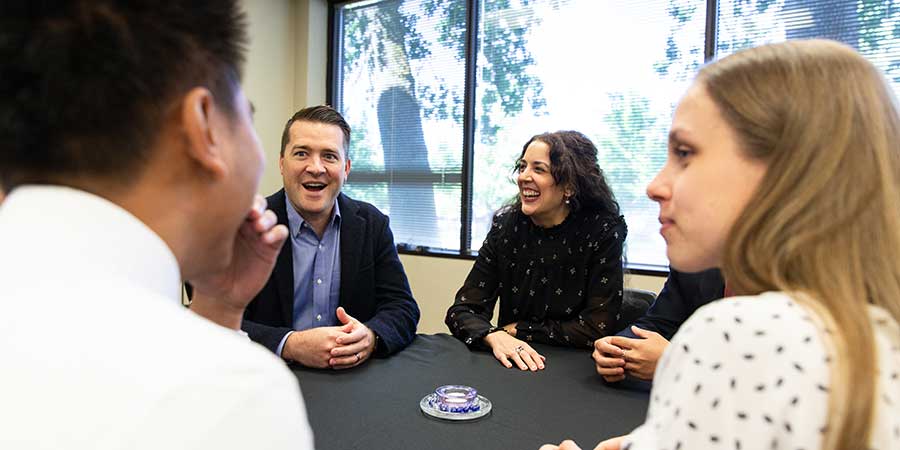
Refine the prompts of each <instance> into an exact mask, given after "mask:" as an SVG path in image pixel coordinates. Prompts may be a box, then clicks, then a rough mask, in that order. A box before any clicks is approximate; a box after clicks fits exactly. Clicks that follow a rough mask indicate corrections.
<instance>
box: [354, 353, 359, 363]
mask: <svg viewBox="0 0 900 450" xmlns="http://www.w3.org/2000/svg"><path fill="white" fill-rule="evenodd" d="M354 356H356V362H359V353H357V354H356V355H354Z"/></svg>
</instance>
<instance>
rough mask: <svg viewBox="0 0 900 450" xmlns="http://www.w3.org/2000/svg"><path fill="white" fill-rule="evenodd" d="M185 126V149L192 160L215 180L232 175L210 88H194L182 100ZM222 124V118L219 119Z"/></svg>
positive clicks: (181, 111) (182, 120)
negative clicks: (229, 173) (229, 172)
mask: <svg viewBox="0 0 900 450" xmlns="http://www.w3.org/2000/svg"><path fill="white" fill-rule="evenodd" d="M180 113H181V123H182V126H183V130H184V133H185V136H186V139H187V143H188V145H187V148H186V149H185V151H186V154H187V156H188V158H190V159H192V160H193V161H194V162H196V163H197V165H198V166H200V167H201V168H202V169H203V170H205V171H206V172H208V173H209V174H210V175H211V176H212V177H213V178H215V179H220V178H222V177H224V176H225V175H226V174H227V173H228V164H226V160H225V155H224V153H223V152H224V148H223V146H222V143H223V142H222V137H221V135H220V133H221V131H220V129H219V128H217V126H216V125H217V124H216V120H217V118H216V117H214V116H215V114H217V111H216V105H215V101H214V99H213V95H212V93H211V92H209V90H208V89H206V88H201V87H197V88H193V89H191V90H190V91H188V93H187V94H185V96H184V97H182V98H181V106H180ZM219 120H221V118H219Z"/></svg>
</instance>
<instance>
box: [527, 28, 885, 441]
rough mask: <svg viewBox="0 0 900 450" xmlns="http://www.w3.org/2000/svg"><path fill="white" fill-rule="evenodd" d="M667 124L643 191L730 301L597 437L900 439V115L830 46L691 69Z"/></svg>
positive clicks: (683, 258)
mask: <svg viewBox="0 0 900 450" xmlns="http://www.w3.org/2000/svg"><path fill="white" fill-rule="evenodd" d="M669 136H670V137H669V159H668V161H667V163H666V165H665V167H663V169H662V171H661V172H660V173H659V175H657V177H656V179H654V180H653V182H652V183H651V184H650V186H649V187H648V188H647V193H648V195H649V196H650V197H651V198H652V199H653V200H655V201H656V202H657V203H659V206H660V222H661V223H662V228H661V230H660V232H661V233H662V235H663V237H664V238H665V239H666V242H667V245H668V248H667V253H668V256H669V260H670V263H671V265H672V267H675V268H677V269H678V270H682V271H699V270H702V269H707V268H710V267H721V268H722V269H723V272H724V274H725V279H727V280H728V282H729V287H730V288H731V290H732V291H733V292H734V293H735V294H736V295H738V297H736V298H729V299H725V300H721V301H718V302H714V303H712V304H710V305H708V306H706V307H703V308H702V309H700V310H699V311H698V312H697V313H695V314H694V316H692V317H691V318H690V319H689V320H688V321H687V322H686V323H685V325H684V326H683V327H682V329H681V330H680V331H679V332H678V334H676V336H675V337H674V339H673V341H672V344H671V345H670V346H669V348H668V349H667V350H666V353H665V354H664V356H663V358H662V360H661V362H660V365H659V367H658V368H657V370H656V375H655V380H656V381H655V384H654V387H653V392H652V394H651V403H650V409H649V411H648V413H647V420H646V423H645V424H644V425H642V426H640V427H638V428H637V429H636V430H635V431H634V432H632V433H631V434H630V435H628V436H624V437H619V438H614V439H610V440H608V441H605V442H603V443H601V444H600V445H598V446H597V448H598V449H618V448H630V449H631V450H643V449H669V450H679V449H698V448H729V449H741V450H748V449H774V448H778V449H801V448H802V449H808V450H811V449H827V450H844V449H847V450H850V449H854V450H855V449H878V450H888V449H897V448H900V380H898V372H900V329H898V324H897V322H898V319H900V116H898V111H897V106H896V104H895V100H894V97H893V95H892V94H891V91H890V89H889V88H888V86H887V85H886V83H885V81H884V79H883V78H882V76H881V74H880V73H879V72H878V71H877V70H876V69H875V68H874V67H873V66H872V64H870V63H869V62H867V61H866V60H865V59H863V58H862V57H861V56H860V55H858V54H857V53H855V52H854V51H853V50H851V49H850V48H848V47H845V46H843V45H841V44H837V43H835V42H831V41H795V42H789V43H782V44H774V45H767V46H763V47H759V48H756V49H752V50H747V51H743V52H739V53H736V54H734V55H732V56H729V57H726V58H724V59H722V60H721V61H719V62H716V63H714V64H711V65H709V66H707V67H705V68H704V69H702V70H701V71H700V74H699V75H698V77H697V79H696V81H695V83H694V85H693V86H692V87H691V88H690V89H689V90H688V92H687V94H686V95H685V97H684V98H683V99H682V101H681V103H680V104H679V106H678V108H677V110H676V112H675V115H674V117H673V122H672V129H671V132H670V135H669ZM554 448H557V447H555V446H550V445H548V446H544V447H542V450H545V449H554ZM558 448H560V449H576V448H578V447H577V446H576V445H575V444H574V443H573V442H571V441H565V442H563V443H562V444H561V445H560V446H559V447H558Z"/></svg>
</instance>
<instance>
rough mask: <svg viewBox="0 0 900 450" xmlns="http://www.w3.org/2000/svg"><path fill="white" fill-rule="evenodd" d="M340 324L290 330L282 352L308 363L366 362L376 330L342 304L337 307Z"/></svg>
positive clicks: (335, 366) (322, 365)
mask: <svg viewBox="0 0 900 450" xmlns="http://www.w3.org/2000/svg"><path fill="white" fill-rule="evenodd" d="M335 313H336V315H337V319H338V321H340V322H341V325H338V326H333V327H318V328H310V329H308V330H303V331H294V332H293V333H291V334H290V335H289V336H288V338H287V341H285V343H284V348H282V350H281V356H282V358H284V359H287V360H290V361H296V362H298V363H300V364H302V365H304V366H306V367H315V368H318V369H326V368H332V369H336V370H340V369H349V368H351V367H355V366H358V365H360V364H362V363H363V362H365V361H366V360H367V359H369V357H371V356H372V353H373V352H374V351H375V332H373V331H372V330H371V329H369V327H367V326H365V324H363V323H362V322H360V321H358V320H356V319H354V318H353V317H351V316H350V315H349V314H347V312H346V311H344V308H343V307H338V308H337V310H336V311H335Z"/></svg>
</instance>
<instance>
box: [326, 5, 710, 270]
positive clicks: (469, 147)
mask: <svg viewBox="0 0 900 450" xmlns="http://www.w3.org/2000/svg"><path fill="white" fill-rule="evenodd" d="M377 1H378V0H328V50H327V55H328V58H327V68H326V90H325V95H326V98H327V101H328V104H330V105H338V104H340V101H341V99H340V98H339V97H338V96H339V93H340V90H339V89H338V86H337V83H338V81H339V80H338V79H337V76H336V75H337V74H338V73H339V70H340V67H341V59H340V57H339V55H338V53H340V52H339V50H340V48H342V45H341V44H342V36H341V33H340V31H341V28H342V27H341V24H339V23H338V22H339V20H340V14H338V10H339V9H340V8H342V7H344V6H346V5H350V4H354V3H376V2H377ZM464 1H465V3H466V32H465V41H466V43H465V64H464V65H465V68H464V70H465V88H464V94H463V148H462V166H461V169H460V172H459V173H456V172H450V173H443V174H431V175H422V174H418V175H415V174H410V176H411V177H412V178H415V177H423V178H430V177H439V178H440V177H444V179H446V176H452V177H454V178H456V177H457V176H458V177H459V179H460V181H461V199H460V236H459V242H460V247H459V248H460V250H459V251H453V250H446V249H436V248H430V247H426V246H418V245H410V244H405V243H401V244H397V252H398V253H400V254H404V255H416V256H428V257H437V258H449V259H465V260H475V259H476V258H477V257H478V251H477V250H475V249H471V250H468V249H469V248H470V247H471V244H472V243H471V239H472V185H473V177H474V169H473V166H474V164H473V163H474V149H475V131H476V125H475V117H476V111H475V109H476V106H477V105H476V104H475V87H476V86H475V85H476V77H477V73H476V70H477V66H476V64H475V60H476V58H477V56H478V31H479V30H478V20H479V14H478V12H479V2H480V1H481V0H464ZM717 13H718V1H717V0H706V35H705V37H704V41H705V42H704V46H703V48H704V50H703V61H704V64H706V63H709V62H710V61H711V60H712V59H713V58H714V57H715V50H716V26H717V23H716V22H717V16H718V14H717ZM353 178H354V180H357V181H364V182H368V183H374V182H387V181H388V178H389V176H388V175H387V174H385V173H382V172H377V171H369V170H364V171H354V173H353ZM425 182H428V181H425ZM429 183H430V182H429ZM625 272H626V273H630V274H634V275H650V276H668V274H669V268H668V266H658V265H655V264H641V263H633V262H630V261H627V260H626V262H625Z"/></svg>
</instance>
